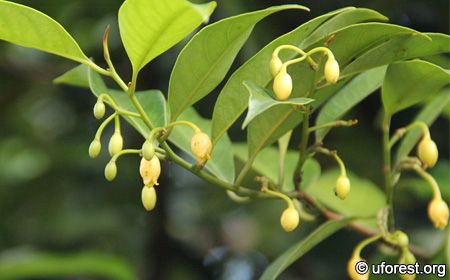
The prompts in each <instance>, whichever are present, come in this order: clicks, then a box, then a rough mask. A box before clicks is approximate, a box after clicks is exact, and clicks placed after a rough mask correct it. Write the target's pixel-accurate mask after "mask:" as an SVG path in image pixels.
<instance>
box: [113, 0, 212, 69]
mask: <svg viewBox="0 0 450 280" xmlns="http://www.w3.org/2000/svg"><path fill="white" fill-rule="evenodd" d="M215 7H216V3H215V2H209V3H207V4H202V5H197V4H192V3H190V2H189V1H186V0H171V1H160V0H126V1H125V2H124V3H123V4H122V6H121V7H120V10H119V28H120V35H121V37H122V42H123V44H124V46H125V50H126V52H127V54H128V56H129V58H130V60H131V64H132V65H133V71H134V72H135V73H136V74H137V72H139V70H141V69H142V68H143V67H144V66H145V65H146V64H147V63H149V62H150V61H151V60H153V59H154V58H155V57H157V56H158V55H160V54H162V53H163V52H165V51H166V50H168V49H170V48H171V47H172V46H174V45H175V44H177V43H178V42H180V41H181V40H182V39H183V38H185V37H186V36H187V35H188V34H189V33H191V32H192V31H193V30H194V29H196V28H197V27H198V26H199V25H200V24H201V23H202V22H207V21H208V19H209V16H210V15H211V13H212V12H213V11H214V9H215ZM136 74H135V75H136Z"/></svg>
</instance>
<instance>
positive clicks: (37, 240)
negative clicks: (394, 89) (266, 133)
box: [0, 0, 450, 280]
mask: <svg viewBox="0 0 450 280" xmlns="http://www.w3.org/2000/svg"><path fill="white" fill-rule="evenodd" d="M14 2H18V3H22V4H26V5H29V6H31V7H34V8H37V9H39V10H41V11H43V12H45V13H47V14H48V15H50V16H52V17H53V18H55V19H56V20H58V21H59V22H61V23H62V24H63V26H65V27H66V28H67V29H68V31H69V32H70V33H71V34H72V35H73V36H74V37H75V38H76V39H77V40H78V41H79V43H80V45H81V46H82V48H83V50H85V52H86V53H87V54H89V55H91V56H93V57H94V58H95V59H96V60H97V61H102V53H101V38H102V34H103V31H104V28H105V26H106V25H107V24H111V25H112V33H111V38H110V48H111V52H112V57H113V60H114V61H115V63H116V64H117V67H116V68H117V69H118V71H119V72H120V73H121V74H122V75H123V76H124V77H126V78H128V77H129V76H130V64H129V62H128V60H127V57H126V55H125V52H124V50H123V48H122V46H121V43H120V38H119V34H118V28H117V19H116V14H117V10H118V8H119V7H120V5H121V3H122V1H121V0H90V1H82V0H77V1H61V0H47V1H31V0H29V1H14ZM282 3H299V4H303V5H305V6H308V7H310V8H311V10H312V11H311V13H309V14H307V13H302V14H299V13H298V12H289V11H288V12H283V13H282V14H277V15H274V16H272V17H270V18H268V19H266V20H264V21H263V22H262V23H260V24H259V25H258V26H257V27H256V29H255V32H254V33H253V35H252V37H251V38H250V40H249V41H248V43H247V44H246V45H245V47H244V49H243V50H242V52H241V53H240V55H239V57H238V59H237V61H236V63H235V64H234V66H233V67H234V69H235V68H236V67H238V66H239V65H241V64H242V63H243V62H244V61H245V60H246V59H248V58H249V57H251V56H252V55H253V54H255V53H256V52H257V51H258V49H259V48H261V47H262V46H264V45H265V44H266V43H268V42H270V41H271V40H273V39H274V38H275V37H277V36H279V35H281V34H283V33H285V32H287V31H289V30H291V29H293V28H295V27H296V26H298V25H299V24H301V23H304V22H305V21H307V20H309V19H311V18H313V17H316V16H318V15H321V14H322V13H324V12H328V11H331V10H334V9H337V8H342V7H345V6H358V7H368V8H373V9H376V10H378V11H380V12H381V13H383V14H384V15H386V16H388V17H389V18H390V20H391V22H392V23H396V24H400V25H404V26H408V27H411V28H414V29H417V30H419V31H431V32H442V33H446V34H448V33H449V32H448V31H449V30H448V29H449V21H448V16H449V3H448V1H446V0H433V1H429V0H409V1H407V0H389V1H388V0H384V1H380V0H370V1H362V0H360V1H350V0H348V1H344V0H334V1H329V0H305V1H302V2H297V1H286V0H283V1H280V0H277V1H268V0H246V1H240V0H223V1H222V0H219V1H218V8H217V10H216V12H215V13H214V15H213V17H212V21H216V20H218V19H221V18H224V17H227V16H231V15H235V14H238V13H242V12H247V11H252V10H256V9H260V8H265V7H268V6H270V5H277V4H282ZM183 45H184V43H181V44H179V45H177V46H176V47H174V48H173V49H171V50H170V51H169V52H168V53H166V54H164V55H163V56H161V57H160V58H158V59H156V60H155V61H153V62H152V63H151V64H150V65H148V66H147V67H146V68H145V70H144V73H143V74H142V75H140V80H139V88H140V89H146V88H158V89H162V90H163V91H164V92H166V89H167V85H168V79H169V75H170V71H171V68H172V66H173V64H174V61H175V59H176V56H177V54H178V52H179V51H180V49H181V48H182V46H183ZM100 63H102V62H100ZM441 63H443V65H448V59H444V60H442V61H441ZM74 66H75V64H74V63H71V62H67V61H65V60H63V59H60V58H57V57H54V56H50V55H47V54H43V53H39V52H37V51H33V50H28V49H24V48H21V47H16V46H12V45H9V44H6V43H4V42H0V279H8V277H12V278H14V277H16V278H19V279H136V278H139V279H227V280H228V279H230V280H231V279H238V280H246V279H256V278H257V277H258V276H259V275H260V273H261V272H262V271H263V270H264V268H265V267H266V266H267V264H268V263H269V262H270V261H271V260H273V259H274V258H275V257H276V256H277V255H279V254H280V253H281V252H283V251H284V250H285V249H286V248H288V247H289V245H290V244H293V243H294V242H296V241H297V240H300V239H301V238H302V237H303V236H305V235H306V234H307V233H308V232H309V231H310V230H311V229H312V228H313V227H315V226H316V224H306V223H305V224H304V225H302V229H301V230H298V231H296V232H295V233H293V234H285V233H284V232H283V231H282V230H281V228H280V227H279V224H278V219H279V215H280V212H281V211H282V209H283V206H284V205H283V203H281V202H274V201H270V202H268V201H256V202H253V203H251V204H248V205H244V206H242V205H237V204H234V203H233V202H231V201H230V200H229V199H228V197H227V196H226V194H225V192H224V191H223V190H222V189H219V188H217V187H213V186H208V185H207V184H206V183H204V182H202V181H201V180H199V179H197V178H195V177H193V176H192V175H190V174H189V173H187V172H186V171H183V170H182V169H180V168H178V167H176V166H174V165H167V164H165V165H164V166H163V175H162V178H161V182H160V184H161V186H160V188H159V192H158V205H157V208H156V210H154V211H153V212H152V213H150V214H148V213H146V212H145V211H144V210H143V208H142V206H141V203H140V190H141V187H142V186H141V181H140V178H139V175H138V172H137V170H138V164H139V161H138V160H137V159H135V158H127V159H124V160H121V162H120V166H119V176H118V178H117V180H115V181H114V182H113V183H107V182H106V181H105V180H104V178H103V168H104V164H105V163H106V161H107V158H106V156H104V157H102V158H100V159H97V160H90V159H89V157H88V155H87V148H88V145H89V143H90V141H91V140H92V137H93V135H94V133H95V131H96V128H97V126H98V122H97V121H96V120H95V119H94V118H93V116H92V113H91V112H92V107H93V105H94V103H95V99H94V98H93V96H92V95H91V94H90V93H89V92H88V91H87V90H83V89H77V88H70V87H64V86H55V85H53V84H52V79H53V78H55V77H57V76H58V75H60V74H62V73H64V72H65V71H66V70H69V69H70V68H71V67H74ZM447 68H448V67H447ZM219 88H220V87H219ZM216 97H217V91H216V92H215V93H213V94H211V95H209V96H208V97H207V98H205V99H204V100H202V101H201V102H199V103H198V104H197V105H196V108H197V109H198V110H199V112H200V113H201V114H202V115H203V116H205V117H210V116H211V114H212V111H211V108H212V104H213V103H214V100H215V99H216ZM379 99H380V98H379V95H378V94H374V95H372V96H371V97H369V98H368V99H366V100H365V101H364V102H362V104H361V106H359V107H358V108H356V109H354V110H353V111H352V112H351V113H349V115H348V117H349V118H358V119H359V120H360V125H358V126H357V127H354V128H352V129H351V130H349V129H341V130H336V131H334V132H333V133H331V134H330V136H329V138H328V146H330V147H335V148H337V149H338V150H340V154H342V155H343V157H344V159H345V161H346V164H347V165H348V167H349V168H350V169H351V170H353V171H354V172H356V173H357V174H359V175H360V176H362V177H367V178H369V179H370V180H372V181H373V182H375V183H377V184H378V185H380V186H381V185H382V178H381V173H380V170H381V157H380V131H379V129H378V121H379V113H380V112H379V109H380V100H379ZM417 110H418V108H415V109H412V110H408V111H406V112H405V113H402V114H401V115H399V117H398V118H396V119H395V120H394V126H400V125H404V124H406V123H407V121H408V120H409V119H410V118H411V117H413V116H414V114H415V112H417ZM124 135H125V139H126V145H127V146H130V147H132V146H139V145H140V144H141V143H142V139H141V137H140V136H139V135H137V133H135V132H134V131H133V130H131V129H130V128H129V127H128V128H126V129H125V132H124ZM432 135H433V137H434V138H435V140H436V142H437V143H438V146H439V147H440V151H441V161H440V165H439V166H438V167H437V168H436V171H434V172H435V174H434V175H435V176H436V177H437V178H438V181H439V182H440V183H441V188H443V189H444V193H445V194H446V195H447V198H448V193H449V191H448V188H449V176H450V175H449V173H450V172H449V161H448V154H449V116H448V115H443V116H442V117H440V118H439V119H438V120H437V121H436V123H435V124H434V125H433V127H432ZM230 136H231V138H232V139H233V140H236V141H239V140H244V139H245V133H244V132H242V131H241V130H240V128H239V126H236V127H234V128H233V129H232V130H231V132H230ZM322 164H323V165H324V168H326V167H327V166H328V165H329V162H327V161H322ZM400 188H401V189H402V192H401V195H398V196H397V201H396V203H397V205H398V207H397V212H396V214H397V219H398V221H399V224H401V225H403V229H404V230H406V231H408V232H409V233H410V234H411V238H412V239H413V241H415V242H416V243H419V244H420V245H421V246H422V248H423V250H424V251H425V252H426V253H427V254H428V255H430V256H432V260H433V261H435V262H441V263H442V262H444V261H445V254H446V252H445V249H443V248H442V247H441V245H442V242H443V240H444V239H445V238H448V232H437V231H435V230H433V229H432V227H431V226H430V224H429V222H428V221H427V219H426V204H427V200H428V199H429V193H427V192H424V191H423V190H424V189H425V188H427V187H426V186H425V185H424V184H423V183H421V182H420V181H418V180H416V179H415V177H414V176H410V177H408V176H406V179H405V180H404V183H402V184H401V186H400ZM369 199H370V198H369ZM359 240H361V236H359V235H358V234H356V233H353V232H351V231H348V230H343V231H341V232H340V233H338V234H336V235H335V236H333V237H332V238H330V239H328V240H327V241H325V242H323V243H322V244H320V245H319V246H318V247H317V248H315V249H314V250H313V251H311V252H310V253H309V254H307V255H306V256H305V257H304V258H302V259H301V260H300V261H298V262H296V263H295V264H294V265H293V266H292V267H291V268H290V269H289V270H288V271H287V272H286V273H284V274H283V276H282V279H308V280H315V279H324V280H325V279H346V276H345V265H346V262H347V258H348V257H349V256H350V254H351V251H352V248H353V246H354V245H355V244H356V242H358V241H359ZM369 251H371V253H370V254H369V256H370V258H371V259H377V258H378V259H379V258H386V257H385V256H384V255H383V252H384V253H387V252H386V249H385V248H379V249H378V250H377V249H376V248H371V250H369ZM447 254H450V252H447ZM384 279H387V278H384ZM393 279H396V278H393ZM425 279H432V278H431V277H429V278H425Z"/></svg>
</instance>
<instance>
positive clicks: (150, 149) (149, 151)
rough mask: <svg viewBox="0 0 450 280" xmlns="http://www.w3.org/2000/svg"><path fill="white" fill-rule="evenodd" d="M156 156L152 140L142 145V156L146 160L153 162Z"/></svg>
mask: <svg viewBox="0 0 450 280" xmlns="http://www.w3.org/2000/svg"><path fill="white" fill-rule="evenodd" d="M154 155H155V146H154V145H153V143H152V142H151V141H150V140H145V142H144V144H143V145H142V156H143V157H144V158H145V159H146V160H151V159H152V158H153V156H154Z"/></svg>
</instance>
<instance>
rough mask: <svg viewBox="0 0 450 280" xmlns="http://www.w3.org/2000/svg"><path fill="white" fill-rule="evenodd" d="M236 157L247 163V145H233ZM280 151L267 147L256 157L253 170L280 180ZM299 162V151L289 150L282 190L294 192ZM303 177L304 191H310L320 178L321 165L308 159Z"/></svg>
mask: <svg viewBox="0 0 450 280" xmlns="http://www.w3.org/2000/svg"><path fill="white" fill-rule="evenodd" d="M233 149H234V155H235V157H236V158H237V159H238V160H240V161H241V162H243V163H245V162H247V160H248V156H247V150H248V148H247V145H245V144H233ZM277 158H279V151H278V150H277V149H275V148H274V147H267V148H265V149H264V150H262V151H261V152H260V153H259V154H258V156H257V157H256V159H255V161H254V163H253V166H252V169H253V170H254V171H255V172H256V173H258V174H261V175H262V176H265V177H267V178H269V179H270V180H272V181H273V182H277V180H278V161H277V160H275V159H277ZM297 160H298V151H292V150H288V151H287V152H286V155H285V161H284V162H285V166H284V178H285V180H284V183H283V186H282V189H283V190H284V191H292V190H294V184H293V181H292V178H294V172H295V168H296V165H297ZM302 171H303V173H302V174H303V175H302V176H303V177H302V185H301V187H302V189H308V188H309V187H311V186H312V185H314V184H315V183H316V182H317V180H319V178H320V172H321V169H320V165H319V163H318V162H317V161H316V160H315V159H312V158H310V159H308V160H307V161H306V162H305V164H304V165H303V170H302Z"/></svg>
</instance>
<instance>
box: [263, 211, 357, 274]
mask: <svg viewBox="0 0 450 280" xmlns="http://www.w3.org/2000/svg"><path fill="white" fill-rule="evenodd" d="M352 220H353V219H352V218H346V219H342V220H337V221H329V222H326V223H324V224H322V225H321V226H319V227H318V228H317V229H316V230H314V231H313V232H312V233H310V234H309V235H308V236H307V237H306V238H305V239H303V240H301V241H300V242H298V243H297V244H295V245H293V246H291V247H290V248H289V249H288V250H286V251H285V252H284V253H283V254H281V255H280V256H279V257H278V258H277V259H276V260H275V261H274V262H272V263H271V264H270V265H269V266H268V267H267V268H266V270H265V271H264V273H263V275H262V276H261V277H260V278H259V280H274V279H278V276H279V275H280V274H281V273H282V272H283V271H284V270H285V269H286V268H288V267H289V266H290V265H291V264H293V263H294V262H295V261H296V260H298V259H299V258H301V257H302V256H303V255H305V254H306V253H308V252H309V251H310V250H311V249H313V248H314V247H315V246H316V245H318V244H319V243H320V242H322V241H324V240H325V239H327V238H328V237H330V236H331V235H333V234H335V233H336V232H338V231H339V230H341V229H342V228H344V227H345V226H347V225H348V224H349V223H350V222H351V221H352Z"/></svg>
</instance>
